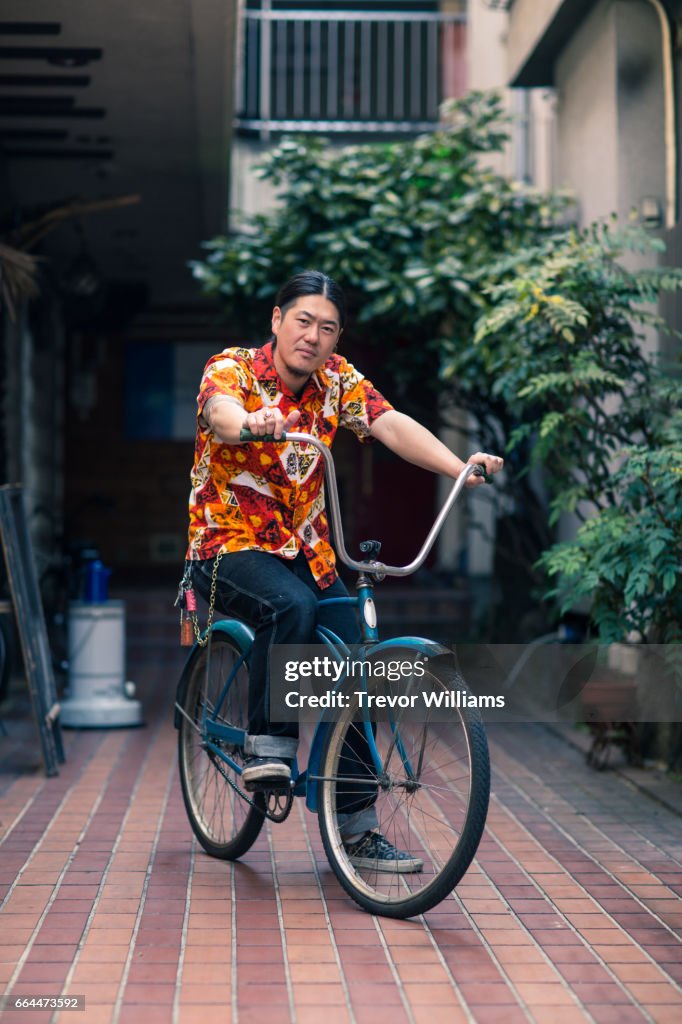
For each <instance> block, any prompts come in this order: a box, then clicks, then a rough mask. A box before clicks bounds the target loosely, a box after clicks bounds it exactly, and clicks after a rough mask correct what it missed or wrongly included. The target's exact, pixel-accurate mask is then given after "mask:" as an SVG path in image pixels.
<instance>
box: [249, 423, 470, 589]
mask: <svg viewBox="0 0 682 1024" xmlns="http://www.w3.org/2000/svg"><path fill="white" fill-rule="evenodd" d="M240 440H241V441H275V443H279V442H281V443H284V442H288V441H291V442H293V443H295V444H296V443H297V444H311V445H312V446H313V448H317V450H318V451H319V452H320V454H321V455H322V457H323V459H324V478H325V485H326V488H327V499H328V512H329V519H330V521H331V526H332V533H333V535H334V541H335V545H336V553H337V555H338V557H339V558H340V559H341V561H342V562H343V563H344V565H347V566H348V568H349V569H353V570H355V571H356V572H369V573H372V574H376V575H384V576H410V575H411V574H412V573H413V572H416V571H417V569H419V568H421V566H422V565H423V564H424V562H425V561H426V558H427V555H428V554H429V551H430V550H431V548H432V547H433V545H434V542H435V540H436V537H437V536H438V534H439V533H440V531H441V528H442V526H443V523H444V522H445V520H446V518H447V515H448V513H449V511H450V509H451V508H452V506H453V505H454V504H455V502H456V501H457V499H458V497H459V496H460V494H461V493H462V490H463V489H464V487H465V485H466V482H467V480H468V479H469V477H470V476H471V474H472V473H476V474H477V475H482V473H483V468H482V467H480V466H478V465H477V464H475V463H471V462H467V463H466V465H465V466H464V469H463V470H462V472H461V473H460V474H459V476H458V477H457V479H456V480H455V482H454V484H453V486H452V489H451V491H450V493H449V494H448V496H447V498H446V500H445V503H444V504H443V507H442V508H441V510H440V512H439V513H438V515H437V516H436V520H435V522H434V524H433V526H432V527H431V529H430V530H429V533H428V535H427V537H426V540H425V541H424V543H423V544H422V547H421V549H420V551H419V554H418V555H417V557H416V558H415V559H414V560H413V561H412V562H410V563H409V564H408V565H385V564H384V563H383V562H377V561H375V560H368V561H365V562H357V561H356V560H355V559H354V558H351V556H350V555H349V554H348V552H347V551H346V545H345V543H344V537H343V526H342V523H341V506H340V504H339V491H338V488H337V486H336V469H335V466H334V457H333V455H332V453H331V451H330V450H329V448H328V447H327V445H326V444H324V443H323V442H322V441H320V440H319V438H317V437H313V436H312V434H303V433H297V432H296V431H287V432H286V433H283V434H282V436H281V437H280V438H274V437H273V436H272V434H267V435H264V436H259V435H258V434H252V433H251V431H249V430H246V429H244V430H242V432H241V436H240Z"/></svg>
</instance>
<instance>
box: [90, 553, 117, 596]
mask: <svg viewBox="0 0 682 1024" xmlns="http://www.w3.org/2000/svg"><path fill="white" fill-rule="evenodd" d="M110 576H111V569H107V567H106V566H105V565H104V564H103V563H102V562H101V561H100V560H99V558H97V559H95V560H94V561H93V562H89V563H88V568H87V573H86V576H85V601H86V602H87V603H88V604H102V603H103V602H105V601H107V600H108V598H109V577H110Z"/></svg>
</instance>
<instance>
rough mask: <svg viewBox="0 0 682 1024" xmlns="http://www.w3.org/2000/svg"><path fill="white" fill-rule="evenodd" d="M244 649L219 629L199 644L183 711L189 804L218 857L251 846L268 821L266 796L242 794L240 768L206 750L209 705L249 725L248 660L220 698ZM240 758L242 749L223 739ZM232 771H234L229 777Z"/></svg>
mask: <svg viewBox="0 0 682 1024" xmlns="http://www.w3.org/2000/svg"><path fill="white" fill-rule="evenodd" d="M239 658H240V651H239V649H238V648H237V647H236V645H235V644H234V642H233V641H232V640H231V638H230V637H229V636H227V635H226V634H224V633H219V632H215V633H213V634H212V636H211V641H210V643H209V644H208V646H207V647H197V648H196V649H195V652H194V654H193V656H192V662H191V663H190V665H189V666H188V669H187V671H188V682H187V687H186V691H185V699H184V702H183V712H184V714H182V715H180V722H179V733H178V756H179V766H180V782H181V786H182V796H183V800H184V802H185V809H186V811H187V816H188V818H189V821H190V824H191V826H192V830H193V832H194V834H195V836H196V837H197V839H198V840H199V842H200V843H201V845H202V847H203V848H204V850H206V852H207V853H208V854H210V855H211V856H212V857H218V858H220V859H221V860H236V859H237V858H238V857H241V856H243V854H245V853H246V852H247V850H249V849H250V848H251V847H252V846H253V844H254V843H255V841H256V839H257V838H258V834H259V833H260V830H261V828H262V827H263V822H264V821H265V798H264V796H263V794H261V793H256V794H254V795H253V796H250V797H249V798H248V800H247V799H244V796H242V795H241V791H240V789H239V784H238V780H239V776H238V773H236V772H233V771H232V769H230V767H229V765H227V764H226V763H224V762H223V761H221V760H220V759H219V758H218V757H217V756H216V755H215V754H212V753H211V752H210V751H208V750H206V748H205V746H204V744H203V739H204V738H203V734H202V731H201V721H202V718H203V713H204V709H205V708H207V709H208V710H209V712H210V713H211V714H215V715H216V720H217V721H219V722H221V723H223V724H229V725H233V726H236V727H237V728H239V729H246V728H247V726H248V710H247V709H248V692H249V675H248V669H247V666H246V663H245V662H244V663H242V664H241V666H240V667H239V668H238V669H237V671H236V673H235V675H234V678H233V680H232V683H231V684H230V686H229V689H228V691H227V693H226V694H225V695H224V697H223V699H222V701H221V706H220V708H219V709H216V703H217V701H218V699H219V698H220V694H221V692H222V690H223V688H224V685H225V682H226V680H227V679H228V677H229V676H230V674H231V673H232V672H233V671H234V669H235V665H236V663H237V661H238V660H239ZM223 746H224V749H225V750H226V751H227V752H228V753H229V755H230V756H231V757H232V759H233V760H235V761H240V760H241V751H240V749H239V748H236V747H228V746H227V745H225V744H224V745H223ZM226 775H228V776H229V775H233V776H234V778H233V779H232V780H231V781H232V782H233V783H234V785H231V783H230V782H228V780H227V778H226Z"/></svg>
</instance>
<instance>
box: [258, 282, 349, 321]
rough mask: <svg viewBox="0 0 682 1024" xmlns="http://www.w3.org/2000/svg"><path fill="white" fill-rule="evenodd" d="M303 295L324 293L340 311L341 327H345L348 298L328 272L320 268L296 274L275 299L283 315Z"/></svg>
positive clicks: (283, 286)
mask: <svg viewBox="0 0 682 1024" xmlns="http://www.w3.org/2000/svg"><path fill="white" fill-rule="evenodd" d="M302 295H324V297H325V299H329V301H330V302H332V303H333V304H334V305H335V306H336V308H337V310H338V312H339V327H341V328H343V327H344V325H345V323H346V299H345V297H344V294H343V292H342V291H341V288H340V287H339V285H338V284H337V283H336V281H334V280H332V278H331V277H327V275H326V274H322V273H321V272H320V271H319V270H304V271H302V272H301V273H300V274H294V276H293V277H290V278H289V280H288V281H287V282H286V284H284V285H282V287H281V288H280V290H279V294H278V295H277V299H276V300H275V304H276V305H277V306H279V308H280V309H281V310H282V316H285V315H286V312H287V310H288V309H289V308H290V307H291V306H292V305H293V304H294V302H296V299H299V298H300V297H301V296H302Z"/></svg>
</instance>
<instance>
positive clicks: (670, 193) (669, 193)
mask: <svg viewBox="0 0 682 1024" xmlns="http://www.w3.org/2000/svg"><path fill="white" fill-rule="evenodd" d="M648 2H649V3H650V4H651V5H652V7H654V8H655V10H656V13H657V14H658V20H659V22H660V25H661V49H662V59H663V100H664V141H665V193H666V194H665V226H666V227H667V228H673V227H674V226H675V219H676V217H677V139H676V136H677V126H676V114H677V111H676V109H675V74H674V69H673V35H672V31H671V28H670V19H669V18H668V13H667V11H666V9H665V7H664V6H663V4H662V3H661V0H648Z"/></svg>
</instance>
